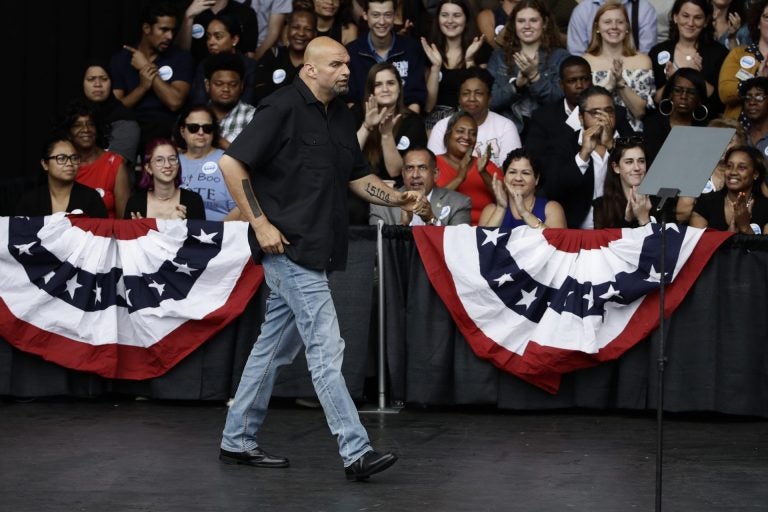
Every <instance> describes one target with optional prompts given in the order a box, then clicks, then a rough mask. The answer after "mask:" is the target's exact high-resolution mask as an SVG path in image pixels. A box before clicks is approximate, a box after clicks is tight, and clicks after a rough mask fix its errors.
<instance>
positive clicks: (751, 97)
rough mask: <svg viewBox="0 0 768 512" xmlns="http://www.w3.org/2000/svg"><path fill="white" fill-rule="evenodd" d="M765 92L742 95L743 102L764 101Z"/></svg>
mask: <svg viewBox="0 0 768 512" xmlns="http://www.w3.org/2000/svg"><path fill="white" fill-rule="evenodd" d="M765 98H766V96H765V94H747V95H746V96H744V103H749V102H750V101H756V102H758V103H762V102H764V101H765Z"/></svg>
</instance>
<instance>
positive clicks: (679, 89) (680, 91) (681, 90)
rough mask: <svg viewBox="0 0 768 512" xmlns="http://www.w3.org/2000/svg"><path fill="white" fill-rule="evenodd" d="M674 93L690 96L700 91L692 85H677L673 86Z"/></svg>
mask: <svg viewBox="0 0 768 512" xmlns="http://www.w3.org/2000/svg"><path fill="white" fill-rule="evenodd" d="M672 94H677V95H678V96H682V95H683V94H687V95H688V96H698V95H699V91H697V90H696V89H693V88H691V87H680V86H678V85H676V86H674V87H673V88H672Z"/></svg>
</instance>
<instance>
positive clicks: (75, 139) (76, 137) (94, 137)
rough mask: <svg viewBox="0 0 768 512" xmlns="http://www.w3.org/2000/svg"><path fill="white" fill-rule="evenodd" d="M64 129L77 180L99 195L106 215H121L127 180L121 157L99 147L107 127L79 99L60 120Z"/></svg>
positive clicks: (104, 143) (128, 187)
mask: <svg viewBox="0 0 768 512" xmlns="http://www.w3.org/2000/svg"><path fill="white" fill-rule="evenodd" d="M62 128H63V130H64V132H65V133H66V134H67V135H68V136H69V140H71V141H72V144H74V146H75V149H76V150H77V154H78V156H79V157H80V161H81V164H80V170H79V171H78V172H77V178H76V180H77V182H78V183H81V184H83V185H86V186H88V187H91V188H93V189H96V191H97V192H98V193H99V195H100V196H101V199H102V200H103V201H104V206H106V207H107V212H108V213H109V217H110V218H118V219H121V218H123V213H124V211H125V203H126V202H127V201H128V197H130V195H131V182H130V177H129V174H128V169H127V167H126V165H125V161H124V160H123V157H121V156H120V155H118V154H117V153H113V152H112V151H107V150H105V149H103V148H105V147H106V146H107V143H108V141H107V140H106V137H105V136H104V134H106V133H107V130H106V129H105V127H104V126H103V125H101V122H100V119H99V118H98V117H97V116H96V114H95V112H94V110H93V109H92V108H91V107H90V106H89V105H87V104H86V103H84V102H82V101H79V100H77V101H74V102H72V103H71V104H70V105H69V106H68V108H67V111H66V112H65V115H64V120H63V122H62Z"/></svg>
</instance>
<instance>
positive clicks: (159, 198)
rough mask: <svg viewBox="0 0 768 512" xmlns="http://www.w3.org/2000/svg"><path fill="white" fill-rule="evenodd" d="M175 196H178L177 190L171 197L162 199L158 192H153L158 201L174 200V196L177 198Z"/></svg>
mask: <svg viewBox="0 0 768 512" xmlns="http://www.w3.org/2000/svg"><path fill="white" fill-rule="evenodd" d="M175 195H176V191H175V190H174V191H173V192H171V195H169V196H168V197H160V196H159V195H157V192H155V191H154V190H153V191H152V196H153V197H154V198H155V199H157V200H158V201H169V200H171V199H173V196H175Z"/></svg>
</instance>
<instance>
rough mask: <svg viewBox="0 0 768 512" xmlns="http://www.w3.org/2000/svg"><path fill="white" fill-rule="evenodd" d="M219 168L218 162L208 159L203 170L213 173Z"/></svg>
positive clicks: (206, 172)
mask: <svg viewBox="0 0 768 512" xmlns="http://www.w3.org/2000/svg"><path fill="white" fill-rule="evenodd" d="M218 169H219V166H218V165H216V162H212V161H208V162H205V163H204V164H203V172H204V173H205V174H213V173H215V172H216V171H217V170H218Z"/></svg>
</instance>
